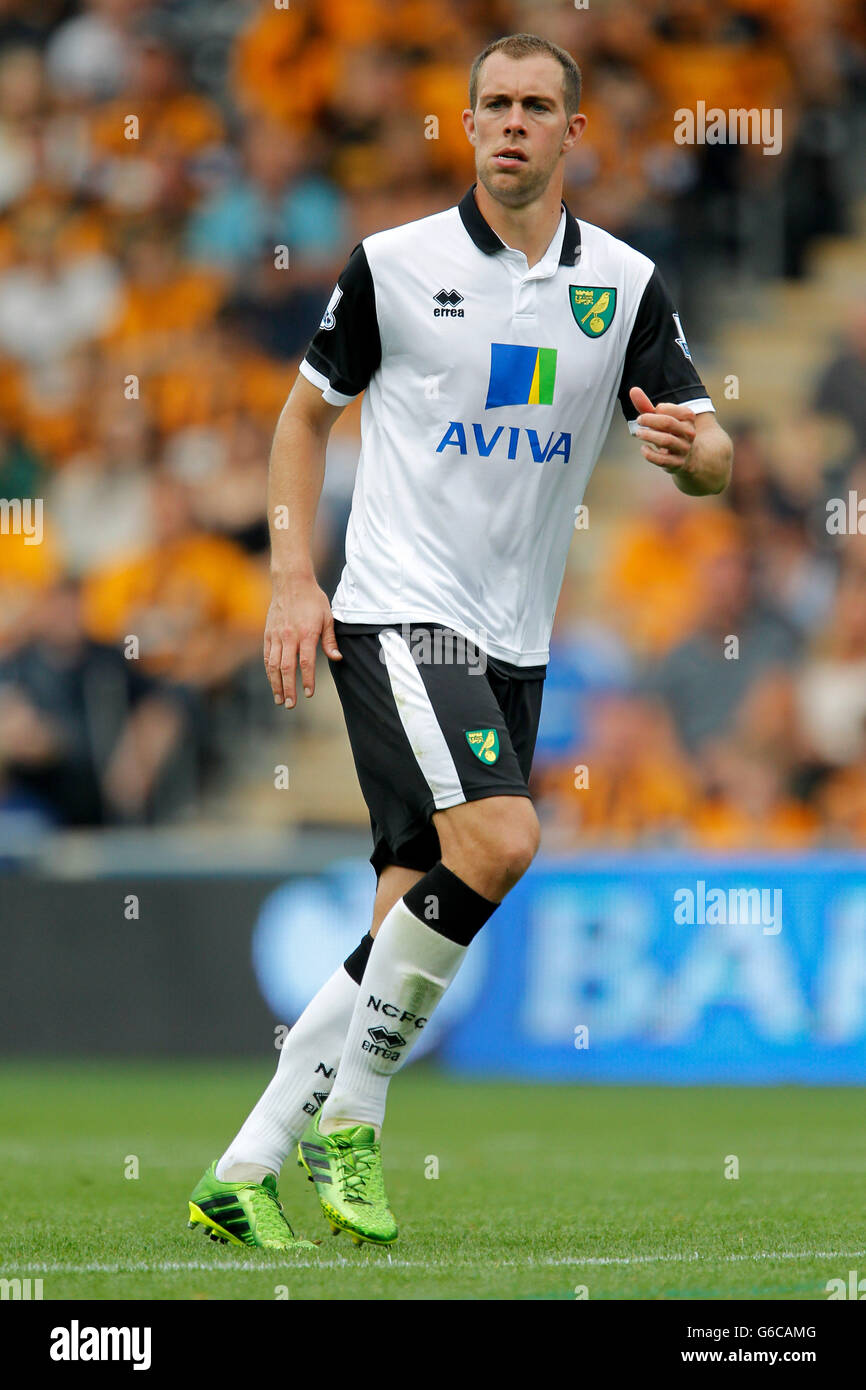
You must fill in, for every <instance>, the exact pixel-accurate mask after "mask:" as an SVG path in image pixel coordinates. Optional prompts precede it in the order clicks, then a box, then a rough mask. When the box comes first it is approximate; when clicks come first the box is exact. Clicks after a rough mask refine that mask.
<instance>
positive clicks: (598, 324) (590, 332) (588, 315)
mask: <svg viewBox="0 0 866 1390" xmlns="http://www.w3.org/2000/svg"><path fill="white" fill-rule="evenodd" d="M568 290H569V295H570V298H571V312H572V313H573V314H574V317H575V321H576V323H577V326H578V328H579V329H580V330H581V332H582V333H585V334H586V336H587V338H600V337H601V335H602V333H604V332H606V331H607V329H608V328H610V325H611V324H612V323H613V316H614V314H615V313H616V290H615V289H614V288H613V287H612V286H608V287H607V289H604V288H603V287H602V286H600V285H569V287H568Z"/></svg>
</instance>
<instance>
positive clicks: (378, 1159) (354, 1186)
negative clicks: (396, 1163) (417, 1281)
mask: <svg viewBox="0 0 866 1390" xmlns="http://www.w3.org/2000/svg"><path fill="white" fill-rule="evenodd" d="M321 1113H322V1112H321V1111H319V1114H318V1115H316V1116H315V1117H314V1118H313V1119H312V1120H311V1121H310V1123H309V1124H308V1126H307V1128H306V1131H305V1133H304V1135H303V1138H302V1139H301V1142H300V1144H299V1145H298V1162H299V1163H300V1165H301V1167H302V1168H306V1170H307V1173H308V1174H309V1178H310V1182H312V1183H315V1185H316V1192H317V1193H318V1197H319V1201H320V1202H321V1204H322V1211H323V1212H324V1213H325V1216H326V1217H327V1219H328V1221H329V1222H330V1225H331V1230H332V1231H333V1232H334V1233H335V1234H336V1233H337V1232H339V1231H348V1232H349V1235H350V1236H351V1237H352V1239H353V1241H354V1242H355V1244H356V1245H360V1244H361V1242H362V1241H364V1240H367V1241H369V1242H370V1243H371V1245H390V1244H391V1242H392V1241H393V1240H396V1239H397V1223H396V1221H395V1220H394V1216H393V1213H392V1212H391V1209H390V1208H389V1206H388V1198H387V1197H386V1196H385V1183H384V1179H383V1177H382V1153H381V1149H380V1147H379V1145H378V1143H377V1142H376V1140H375V1137H374V1134H375V1131H374V1130H373V1128H372V1126H371V1125H353V1126H352V1127H351V1128H350V1129H338V1130H336V1131H335V1132H334V1133H333V1134H321V1133H320V1132H319V1117H320V1115H321Z"/></svg>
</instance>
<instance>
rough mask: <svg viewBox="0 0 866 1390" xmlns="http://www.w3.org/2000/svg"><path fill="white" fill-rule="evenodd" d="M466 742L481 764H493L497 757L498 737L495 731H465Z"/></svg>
mask: <svg viewBox="0 0 866 1390" xmlns="http://www.w3.org/2000/svg"><path fill="white" fill-rule="evenodd" d="M466 742H467V743H468V744H469V747H470V748H471V749H472V752H473V753H474V754H475V756H476V758H477V759H478V761H479V762H481V763H495V762H496V759H497V758H498V757H499V735H498V733H497V732H496V730H495V729H467V730H466Z"/></svg>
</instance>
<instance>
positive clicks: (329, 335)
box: [304, 241, 382, 396]
mask: <svg viewBox="0 0 866 1390" xmlns="http://www.w3.org/2000/svg"><path fill="white" fill-rule="evenodd" d="M304 356H305V358H306V359H307V361H308V362H309V364H310V366H311V367H314V368H315V369H316V371H317V372H321V373H322V375H323V376H326V377H327V378H328V381H329V382H330V384H331V386H332V387H333V389H334V390H335V391H339V392H341V394H342V395H344V396H357V395H358V393H359V392H361V391H363V390H364V388H365V386H366V385H367V383H368V382H369V380H370V377H371V376H372V375H373V373H374V372H375V371H376V369H377V367H378V366H379V363H380V362H381V360H382V343H381V339H380V337H379V320H378V318H377V317H376V291H375V287H374V285H373V276H372V273H371V271H370V266H369V264H368V261H367V253H366V251H365V250H364V243H363V242H362V241H359V242H358V244H357V246H355V247H354V248H353V250H352V254H351V256H350V257H349V259H348V261H347V262H346V265H345V267H344V268H343V270H342V271H341V272H340V275H339V276H338V277H337V284H336V287H335V289H334V293H333V294H332V295H331V298H330V300H329V302H328V306H327V308H326V309H325V313H324V315H323V317H322V322H321V323H320V325H319V327H318V328H317V330H316V332H315V334H314V335H313V337H312V339H311V340H310V343H309V346H308V347H307V350H306V352H305V353H304Z"/></svg>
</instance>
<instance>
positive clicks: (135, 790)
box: [0, 0, 866, 844]
mask: <svg viewBox="0 0 866 1390" xmlns="http://www.w3.org/2000/svg"><path fill="white" fill-rule="evenodd" d="M521 30H526V31H531V32H538V33H542V34H544V35H545V36H546V37H548V38H551V39H552V40H554V41H555V42H558V43H560V44H562V45H563V46H564V47H565V48H567V49H568V50H569V51H570V52H572V53H573V54H574V56H575V57H576V58H577V60H578V62H579V63H580V64H581V67H582V68H583V71H584V79H585V100H584V102H583V109H584V110H585V111H586V112H587V114H588V116H589V126H588V129H587V133H586V136H585V138H584V140H583V141H582V142H581V144H580V146H579V147H578V149H577V151H576V152H575V153H574V154H573V155H572V156H571V157H570V161H569V166H568V173H567V186H566V197H567V199H568V201H569V203H570V206H571V207H572V210H573V211H575V212H576V213H578V214H579V215H580V216H582V217H584V218H585V219H587V220H589V221H593V222H597V223H599V224H600V225H602V226H604V227H606V228H607V229H608V230H610V231H612V232H613V233H615V234H616V235H619V236H622V237H624V238H625V239H627V240H628V241H630V242H631V243H632V244H633V245H635V246H637V247H638V248H639V249H641V250H643V251H645V252H646V253H647V254H649V255H651V256H652V257H653V258H654V259H655V260H657V261H658V263H659V264H660V266H661V267H662V269H663V270H664V271H665V273H666V274H667V276H668V278H669V279H670V280H671V282H672V283H673V284H674V286H675V287H676V286H678V285H679V286H680V287H682V286H683V285H684V284H685V285H686V286H689V285H691V286H692V287H693V288H692V290H691V291H690V314H689V318H690V324H692V325H694V323H695V321H696V320H698V321H699V319H700V307H701V297H700V292H699V287H700V285H701V283H702V282H703V279H704V277H706V276H707V275H708V274H712V273H715V274H723V273H724V272H725V270H726V268H735V269H738V270H743V269H746V270H748V268H749V265H750V264H751V261H752V259H754V262H755V266H756V268H758V269H760V270H762V271H766V269H767V266H766V254H767V249H766V241H767V238H766V237H765V236H762V235H761V234H760V224H761V219H762V215H763V212H764V211H765V210H766V209H767V208H768V207H769V208H772V209H773V212H774V225H775V226H776V227H778V228H779V229H780V231H779V236H778V238H777V242H778V245H777V254H776V261H775V263H774V264H773V265H772V266H771V267H770V270H771V271H772V272H773V273H776V274H778V275H782V276H788V277H799V276H801V275H802V274H803V271H804V254H805V251H806V249H807V248H808V246H809V245H810V243H811V241H812V239H813V238H814V237H815V236H816V235H819V234H821V233H826V232H837V233H838V232H845V231H846V230H847V217H848V201H849V200H848V193H847V184H846V177H845V174H846V169H847V167H848V162H849V161H850V157H851V149H850V145H851V140H852V132H853V131H854V130H855V129H856V116H857V113H858V112H859V113H860V114H861V115H862V112H863V110H864V105H866V22H864V16H863V12H862V9H861V7H860V6H859V5H858V4H857V3H855V0H643V3H640V4H638V3H635V2H634V0H608V2H607V3H606V2H605V0H592V4H591V5H590V6H589V7H588V8H586V9H580V8H578V7H576V6H574V5H570V4H563V3H546V2H545V0H523V2H522V3H521V2H520V0H397V2H392V3H388V0H331V3H330V4H329V5H326V6H322V5H313V4H312V3H311V0H291V5H290V6H288V7H282V6H281V5H279V4H275V3H259V2H258V0H256V2H255V3H253V0H165V2H164V3H157V0H80V3H73V2H72V0H41V3H40V5H39V6H34V5H32V4H31V3H29V0H0V499H4V501H5V502H6V503H9V502H11V501H12V500H14V499H27V498H30V499H35V498H39V499H42V500H43V502H44V511H43V515H42V518H41V536H40V542H39V543H38V544H36V543H35V537H34V536H28V535H26V534H23V533H22V532H21V528H19V530H18V532H14V531H12V532H10V528H9V527H8V526H6V527H5V528H4V530H3V534H0V815H2V816H3V817H4V824H6V825H8V824H9V822H10V818H16V817H17V818H20V819H22V820H26V819H27V818H28V817H29V818H34V819H35V820H36V821H37V822H39V821H44V822H45V823H49V824H50V823H56V824H60V825H100V824H102V825H104V824H118V823H132V824H137V823H151V822H154V821H159V820H163V819H167V818H173V817H176V816H177V815H180V814H187V815H189V814H195V810H196V807H197V805H199V804H200V799H201V796H202V794H203V791H206V790H207V788H208V787H209V786H212V785H214V784H215V783H216V784H219V783H220V779H225V778H228V779H229V780H230V779H231V776H232V772H233V768H234V764H235V762H236V759H237V756H238V753H237V750H238V748H239V747H242V746H243V738H242V734H243V733H244V732H247V733H248V732H249V731H250V730H252V731H256V730H259V729H260V730H263V731H268V730H272V729H273V728H274V727H275V726H274V725H273V718H274V710H273V705H272V702H271V697H270V693H269V690H268V688H267V686H266V683H265V680H264V674H263V670H262V665H261V638H262V627H263V622H264V615H265V611H266V608H267V602H268V595H269V581H268V564H267V526H266V517H265V482H266V473H267V456H268V449H269V444H270V438H271V434H272V431H273V427H274V424H275V422H276V418H277V416H278V414H279V411H280V408H281V406H282V404H283V402H284V400H285V397H286V395H287V393H288V390H289V388H290V386H291V383H292V380H293V378H294V374H295V370H296V367H297V362H298V360H299V357H300V355H301V353H302V351H303V349H304V347H305V346H306V343H307V342H308V340H309V338H310V337H311V336H312V334H313V332H314V331H315V328H316V326H317V324H318V321H319V318H320V317H321V313H322V310H323V307H324V304H325V303H326V302H327V299H328V296H329V295H330V291H331V288H332V286H333V282H334V279H335V277H336V275H337V273H338V272H339V270H340V269H341V267H342V266H343V264H344V263H345V259H346V256H347V254H348V252H349V250H350V249H351V247H352V246H353V245H354V244H355V242H356V241H358V240H359V239H360V238H361V237H363V236H365V235H367V234H368V233H370V232H373V231H375V230H378V229H379V228H381V227H385V226H391V225H395V224H397V223H400V222H404V221H408V220H410V219H412V218H415V217H420V216H424V215H426V214H427V213H431V212H434V211H438V210H440V209H441V208H442V207H445V206H448V205H449V204H451V203H454V202H456V201H457V200H458V199H459V198H460V196H461V195H462V194H463V192H464V191H465V189H466V188H467V187H468V186H469V184H470V183H471V182H472V181H473V178H474V168H473V160H472V151H471V148H470V147H469V145H468V143H467V141H466V139H465V135H464V133H463V129H462V125H461V121H460V113H461V111H462V109H463V108H464V106H465V105H466V101H467V91H466V89H467V83H468V74H469V68H470V66H471V62H472V60H473V58H474V57H475V55H476V54H477V53H478V52H479V51H480V50H481V49H482V48H483V47H484V46H485V45H486V44H487V43H488V42H489V41H491V40H492V39H494V38H497V37H499V36H501V35H502V34H505V33H509V32H517V31H521ZM698 100H703V101H705V102H706V103H707V105H708V106H711V105H720V106H722V107H723V108H725V109H727V108H729V107H732V106H745V107H750V106H758V107H770V108H776V107H783V108H784V112H785V144H784V149H783V152H782V154H781V155H779V156H778V157H772V158H768V157H765V156H762V154H761V151H760V149H759V148H756V147H753V146H751V147H750V146H733V145H732V146H727V145H725V146H685V145H678V144H676V143H675V142H674V140H673V138H672V133H673V126H674V120H673V112H674V111H675V110H676V109H678V108H681V107H694V105H695V103H696V102H697V101H698ZM431 116H435V118H436V121H435V122H434V123H431V121H430V117H431ZM430 137H433V138H430ZM750 219H751V220H750ZM756 221H757V223H758V224H759V231H758V233H757V235H756V234H755V231H754V224H755V222H756ZM750 228H751V230H750ZM692 305H694V309H692ZM864 323H866V319H864V316H861V318H860V320H859V322H858V320H857V319H856V317H855V319H854V320H852V325H851V328H850V334H849V339H848V340H847V342H846V343H845V344H844V345H840V359H839V362H837V363H834V364H827V371H826V374H825V378H824V379H823V380H822V381H818V382H816V399H815V406H816V408H817V409H821V410H829V411H832V412H834V414H836V415H838V416H841V417H842V418H844V419H847V420H848V421H849V424H850V426H851V429H852V430H853V432H854V436H855V438H856V440H857V448H856V449H854V450H849V451H848V453H847V454H846V456H845V457H844V458H833V459H830V460H828V459H827V458H826V457H825V453H826V450H825V448H824V445H823V441H821V440H818V441H813V443H814V444H815V447H816V448H817V449H818V451H819V453H818V457H819V458H820V460H821V464H820V467H817V468H815V467H809V466H807V465H806V464H805V463H804V465H803V466H802V467H800V466H799V461H800V456H801V455H802V453H803V450H804V449H805V448H806V446H805V445H804V444H803V442H802V439H781V438H775V437H773V438H767V437H765V435H764V434H763V433H762V431H761V428H760V427H759V426H758V425H750V424H749V423H748V422H745V423H743V425H742V427H741V429H740V431H739V437H738V439H737V478H736V482H735V486H734V488H733V490H732V492H731V493H730V495H729V497H728V498H727V499H726V501H725V503H724V504H723V505H721V506H710V507H708V508H704V509H702V508H701V506H699V505H695V504H694V503H689V502H688V501H687V500H686V499H683V498H681V497H680V496H679V494H676V493H675V491H674V489H673V488H669V489H668V490H667V492H666V494H665V498H664V500H663V501H661V502H658V503H657V504H656V503H655V502H654V503H653V505H652V507H650V508H649V509H648V510H645V511H644V512H642V514H641V518H640V520H639V521H630V522H627V523H624V524H619V525H617V526H616V528H614V530H613V532H612V539H611V544H610V546H609V547H608V548H607V550H606V552H605V554H604V557H603V564H602V570H601V577H600V581H599V582H600V589H599V599H598V605H597V608H596V610H595V614H594V619H593V623H592V624H588V623H587V621H586V618H585V615H578V614H575V613H572V614H571V615H570V612H569V602H570V599H569V594H568V593H566V594H564V597H563V606H562V609H561V615H560V618H559V620H558V623H557V632H556V641H557V647H556V649H555V661H554V663H553V664H552V668H551V676H550V678H549V679H550V688H549V691H548V703H549V712H548V711H546V713H545V730H544V734H543V738H542V740H541V742H540V745H539V759H540V761H539V769H540V770H539V774H538V793H539V796H540V798H541V800H542V802H543V805H544V811H545V816H546V818H547V819H548V820H549V822H550V825H551V833H552V835H553V836H556V835H557V834H559V835H560V836H561V838H562V839H563V840H564V841H565V842H568V843H576V842H578V841H582V840H586V839H592V838H593V837H595V838H598V839H603V838H606V837H608V836H610V835H613V836H614V838H617V837H619V838H620V839H622V838H625V839H628V840H629V841H642V840H647V839H649V840H654V839H660V838H665V839H666V838H668V837H669V836H671V835H679V836H683V837H686V838H688V837H689V836H693V835H697V836H699V837H700V839H701V840H702V841H703V842H705V843H708V844H726V843H733V842H736V843H740V842H742V841H743V839H744V838H745V839H746V840H747V841H748V840H749V839H750V838H754V837H756V836H760V837H761V838H765V839H767V840H768V841H770V842H773V843H776V842H779V843H803V842H805V841H808V840H815V839H821V838H824V839H829V840H831V841H833V842H836V841H837V840H838V841H847V840H855V841H857V842H862V841H863V839H864V837H866V742H864V704H863V691H864V687H866V670H864V664H866V627H864V618H863V613H864V611H866V605H864V603H863V598H864V585H866V560H864V555H863V546H864V544H866V541H864V539H862V538H860V539H858V538H857V537H852V538H851V539H850V543H846V544H845V545H836V546H831V545H829V544H828V538H827V534H826V529H822V523H821V521H820V514H821V506H822V501H823V493H822V489H826V488H827V487H843V486H848V485H849V483H850V480H851V479H858V478H859V479H860V486H861V488H862V489H863V491H864V493H866V483H864V482H863V480H862V476H861V474H862V469H863V467H864V464H863V462H862V460H863V459H864V456H866V440H864V434H866V421H864V416H863V402H864V400H866V392H864V386H866V326H864ZM357 431H358V409H357V402H356V403H355V404H354V405H353V406H352V407H350V408H349V409H348V410H347V411H346V412H344V414H343V416H342V417H341V419H340V421H339V422H338V424H337V426H336V428H335V430H334V433H333V436H332V441H331V445H330V448H329V456H328V470H327V478H326V483H325V493H324V496H323V501H322V507H321V514H320V518H319V522H318V525H317V531H316V536H315V562H316V567H317V573H318V576H319V580H320V582H321V584H322V586H323V587H324V588H325V589H326V590H327V591H328V592H332V591H333V588H334V586H335V584H336V581H337V579H338V577H339V572H340V568H341V565H342V536H343V531H344V527H345V521H346V517H347V514H348V508H349V503H350V498H351V489H352V483H353V473H354V466H355V462H356V458H357ZM812 462H814V459H813V460H812ZM858 469H859V470H860V472H858ZM851 485H852V486H853V483H851ZM0 520H2V518H0ZM725 632H736V633H739V634H740V654H739V657H738V659H736V660H732V661H727V660H725V665H724V671H725V676H724V678H719V677H718V672H717V666H718V661H717V657H718V648H719V634H720V633H721V634H724V633H725ZM557 663H559V670H560V672H561V675H556V674H555V672H556V668H557ZM734 672H735V673H736V674H734ZM557 682H558V685H557ZM281 727H285V726H281ZM580 762H587V763H591V764H592V767H593V769H594V773H593V776H594V780H593V782H592V784H591V787H592V792H591V795H590V793H589V792H582V793H579V792H577V791H575V789H574V787H573V785H572V784H573V775H572V771H571V769H572V768H573V767H574V766H575V765H576V764H577V763H580Z"/></svg>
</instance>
